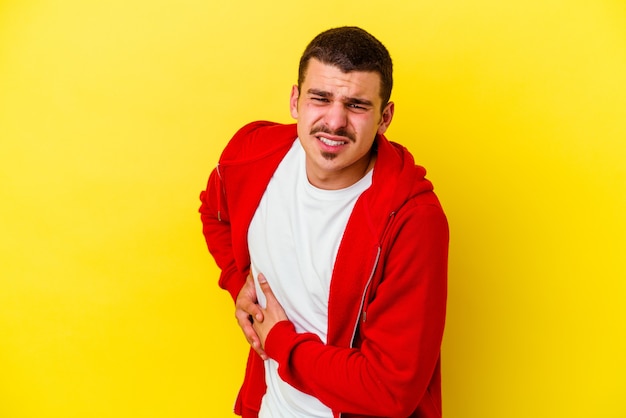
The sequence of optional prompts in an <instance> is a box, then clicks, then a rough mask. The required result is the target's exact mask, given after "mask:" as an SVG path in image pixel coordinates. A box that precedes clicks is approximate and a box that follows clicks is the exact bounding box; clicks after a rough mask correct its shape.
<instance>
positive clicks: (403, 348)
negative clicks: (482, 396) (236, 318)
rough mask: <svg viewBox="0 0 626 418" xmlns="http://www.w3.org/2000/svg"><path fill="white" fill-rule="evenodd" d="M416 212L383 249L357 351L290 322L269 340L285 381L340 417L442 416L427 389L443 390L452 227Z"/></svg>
mask: <svg viewBox="0 0 626 418" xmlns="http://www.w3.org/2000/svg"><path fill="white" fill-rule="evenodd" d="M433 196H434V195H433ZM409 206H410V207H408V208H405V209H406V210H403V211H402V212H401V213H400V212H399V213H398V214H397V215H396V219H395V221H394V224H393V226H392V229H391V230H390V234H389V235H388V236H390V239H389V240H388V241H389V246H387V247H386V248H385V246H383V252H382V255H381V260H380V263H379V267H378V269H379V272H378V273H377V274H378V275H379V277H380V278H381V279H380V283H379V284H378V286H377V287H376V288H375V289H373V293H371V294H370V297H369V298H368V303H367V306H366V308H365V309H366V317H362V318H361V320H360V326H359V331H358V339H359V343H358V344H357V345H358V348H342V347H335V346H328V345H325V344H323V343H322V342H321V341H320V339H319V338H318V337H317V336H316V335H314V334H298V333H296V331H295V329H294V327H293V325H292V324H291V323H290V322H287V321H283V322H281V323H279V324H277V325H276V326H275V327H274V328H273V329H272V331H271V332H270V333H269V335H268V337H267V340H266V346H265V350H266V353H267V354H268V355H269V356H270V357H271V358H273V359H274V360H276V361H277V362H278V363H279V374H280V376H281V377H282V378H283V379H284V380H285V381H286V382H288V383H290V384H291V385H292V386H294V387H296V388H298V389H299V390H301V391H303V392H305V393H308V394H310V395H312V396H315V397H317V398H318V399H319V400H320V401H322V402H323V403H324V404H326V405H328V406H329V407H330V408H331V409H332V410H333V411H335V412H342V413H353V414H363V415H372V416H386V417H407V416H409V415H411V414H412V413H413V412H414V411H415V410H420V412H421V414H422V415H420V416H426V417H434V416H440V412H439V411H440V399H439V398H438V396H437V394H436V393H435V394H434V398H435V399H432V398H431V395H430V394H429V391H428V388H429V386H430V385H438V384H439V378H438V373H439V368H438V365H439V355H440V347H441V341H442V337H443V330H444V321H445V310H446V293H447V255H448V225H447V221H446V218H445V215H444V214H443V211H442V210H441V208H440V206H438V205H437V204H419V205H418V204H412V205H409ZM365 309H364V310H365ZM437 389H438V387H437V388H435V390H437Z"/></svg>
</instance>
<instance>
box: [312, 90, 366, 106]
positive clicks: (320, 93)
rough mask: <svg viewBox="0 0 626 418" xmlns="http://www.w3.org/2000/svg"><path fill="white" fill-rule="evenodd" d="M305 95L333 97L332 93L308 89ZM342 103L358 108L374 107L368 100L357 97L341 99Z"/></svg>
mask: <svg viewBox="0 0 626 418" xmlns="http://www.w3.org/2000/svg"><path fill="white" fill-rule="evenodd" d="M307 93H308V94H311V95H313V96H320V97H324V98H333V97H334V96H333V94H332V93H330V92H327V91H324V90H318V89H308V90H307ZM343 102H344V103H347V104H354V105H360V106H370V107H373V106H374V103H372V102H371V101H370V100H367V99H359V98H358V97H346V98H344V99H343Z"/></svg>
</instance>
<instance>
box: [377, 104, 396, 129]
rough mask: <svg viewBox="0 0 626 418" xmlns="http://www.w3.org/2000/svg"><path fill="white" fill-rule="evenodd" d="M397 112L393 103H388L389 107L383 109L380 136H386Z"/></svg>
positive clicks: (379, 127) (379, 126)
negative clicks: (394, 113)
mask: <svg viewBox="0 0 626 418" xmlns="http://www.w3.org/2000/svg"><path fill="white" fill-rule="evenodd" d="M394 110H395V105H394V103H393V102H389V103H387V106H385V108H384V109H383V113H382V115H381V117H380V124H379V125H378V133H379V134H380V135H382V134H384V133H385V132H386V131H387V128H389V125H390V124H391V120H392V119H393V112H394Z"/></svg>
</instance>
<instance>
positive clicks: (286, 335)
mask: <svg viewBox="0 0 626 418" xmlns="http://www.w3.org/2000/svg"><path fill="white" fill-rule="evenodd" d="M391 88H392V63H391V58H390V57H389V53H388V52H387V50H386V48H385V47H384V46H383V45H382V44H381V43H380V42H379V41H378V40H377V39H376V38H374V37H373V36H371V35H370V34H369V33H367V32H365V31H364V30H362V29H359V28H356V27H342V28H335V29H330V30H328V31H325V32H323V33H321V34H320V35H318V36H317V37H316V38H315V39H313V41H312V42H311V43H310V44H309V45H308V47H307V48H306V50H305V52H304V54H303V56H302V58H301V60H300V69H299V78H298V85H297V86H294V87H293V89H292V91H291V100H290V108H291V114H292V116H293V117H294V118H295V119H296V121H297V123H296V124H295V125H280V124H276V123H271V122H254V123H252V124H249V125H247V126H245V127H243V128H242V129H241V130H240V131H239V132H237V134H236V135H235V136H234V137H233V139H232V140H231V141H230V143H229V144H228V146H227V147H226V149H225V150H224V152H223V153H222V156H221V158H220V162H219V165H218V166H217V168H216V169H215V170H213V172H212V173H211V176H210V178H209V182H208V186H207V189H206V191H204V192H202V194H201V201H202V206H201V208H200V212H201V218H202V222H203V232H204V235H205V237H206V241H207V244H208V248H209V250H210V252H211V254H212V255H213V257H214V258H215V260H216V262H217V264H218V266H219V267H220V268H221V275H220V281H219V284H220V286H221V287H222V288H224V289H226V290H227V291H229V292H230V294H231V295H232V297H233V300H234V301H235V314H236V317H237V320H238V323H239V326H240V327H241V328H242V330H243V333H244V335H245V336H246V339H247V340H248V342H249V343H250V344H251V346H252V349H251V351H250V356H249V358H248V366H247V369H246V376H245V380H244V383H243V386H242V388H241V390H240V392H239V396H238V398H237V402H236V405H235V412H236V413H237V414H239V415H242V416H244V417H257V416H259V417H272V418H276V417H286V418H294V417H328V418H330V417H340V416H341V417H344V418H345V417H365V416H368V417H372V416H373V417H420V418H434V417H441V381H440V369H439V357H440V345H441V340H442V336H443V330H444V319H445V305H446V282H447V253H448V226H447V222H446V218H445V215H444V213H443V211H442V209H441V206H440V204H439V202H438V200H437V197H436V196H435V194H434V193H433V188H432V184H431V183H430V182H429V181H428V180H426V179H425V178H424V175H425V170H424V169H423V168H421V167H419V166H416V165H415V163H414V160H413V157H412V156H411V154H410V153H409V152H408V151H407V150H406V149H405V148H404V147H402V146H400V145H398V144H395V143H392V142H389V141H388V140H387V139H386V138H385V136H384V133H385V131H386V130H387V128H388V127H389V124H390V123H391V120H392V118H393V114H394V104H393V102H390V101H389V98H390V95H391Z"/></svg>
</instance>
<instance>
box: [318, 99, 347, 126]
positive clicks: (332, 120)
mask: <svg viewBox="0 0 626 418" xmlns="http://www.w3.org/2000/svg"><path fill="white" fill-rule="evenodd" d="M324 123H325V124H326V126H327V127H329V128H330V129H332V130H333V131H337V130H339V129H342V128H345V127H346V126H347V125H348V111H347V109H346V108H345V106H344V105H343V103H341V102H339V101H337V102H333V103H332V104H331V105H330V106H328V108H327V111H326V114H325V115H324Z"/></svg>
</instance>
